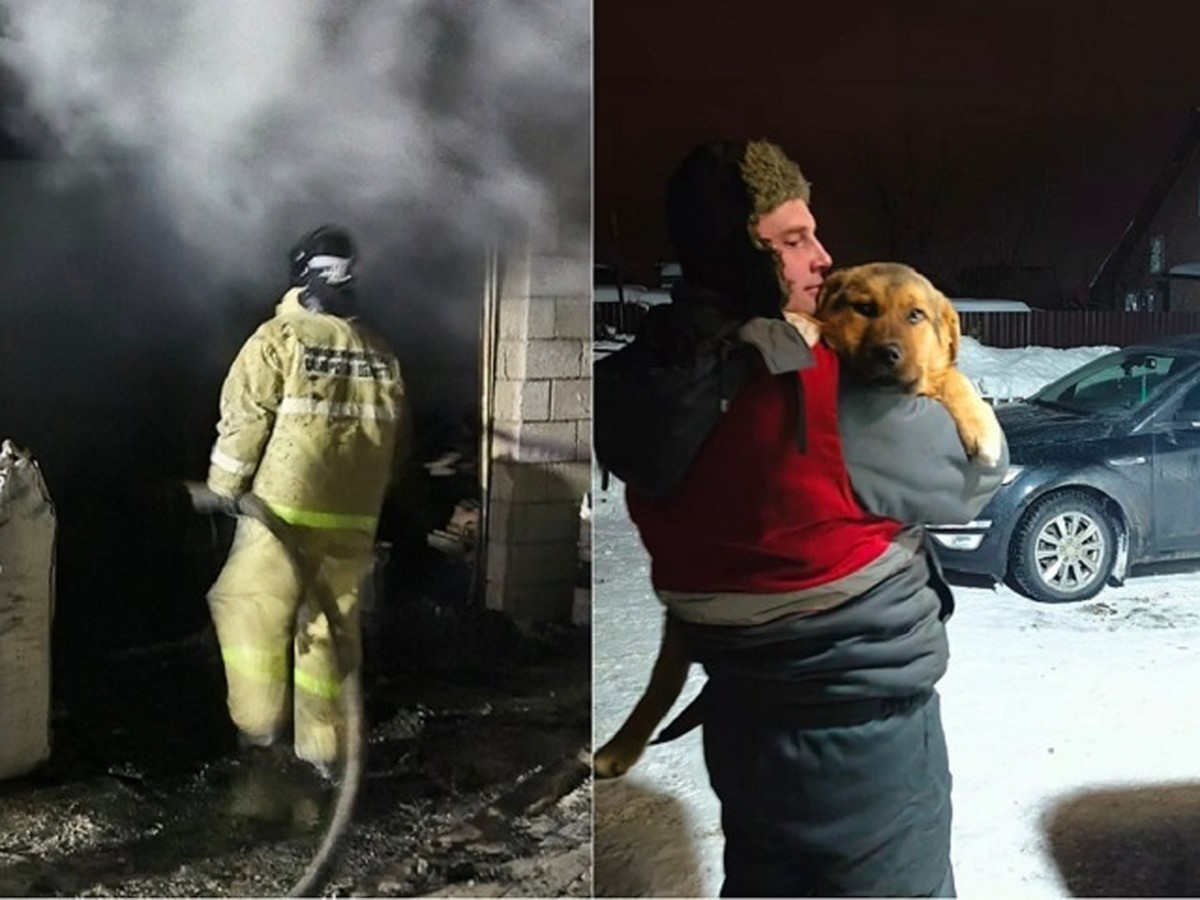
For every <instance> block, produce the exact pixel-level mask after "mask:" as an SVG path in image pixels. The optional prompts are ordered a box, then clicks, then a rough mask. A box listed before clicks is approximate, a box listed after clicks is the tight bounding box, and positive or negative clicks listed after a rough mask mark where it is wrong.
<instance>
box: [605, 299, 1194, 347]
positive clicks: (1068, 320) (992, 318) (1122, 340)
mask: <svg viewBox="0 0 1200 900" xmlns="http://www.w3.org/2000/svg"><path fill="white" fill-rule="evenodd" d="M594 309H595V319H596V334H597V336H599V335H600V334H603V333H604V332H605V330H607V329H612V330H616V331H620V332H623V333H626V334H632V333H633V332H635V331H636V330H637V326H638V324H639V323H640V322H641V320H642V316H643V315H645V312H646V308H645V307H644V306H641V305H640V304H635V303H627V304H625V308H624V310H623V312H624V316H623V318H624V321H623V322H622V315H621V314H622V310H621V308H620V306H619V305H618V304H616V303H597V304H595V305H594ZM959 319H960V321H961V322H962V331H963V334H966V335H970V336H971V337H973V338H975V339H976V340H978V341H979V342H980V343H982V344H985V345H987V346H989V347H1097V346H1113V347H1123V346H1126V345H1128V344H1136V343H1139V342H1141V341H1147V340H1151V339H1153V338H1160V337H1167V336H1170V335H1175V334H1200V312H1124V311H1121V310H1040V309H1035V310H1032V311H1031V312H1028V313H1010V312H996V313H992V312H965V313H960V314H959Z"/></svg>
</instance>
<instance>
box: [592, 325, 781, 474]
mask: <svg viewBox="0 0 1200 900" xmlns="http://www.w3.org/2000/svg"><path fill="white" fill-rule="evenodd" d="M742 324H743V320H742V319H737V318H732V317H730V316H728V315H727V314H725V313H722V312H720V311H719V310H718V309H716V308H715V307H713V306H711V305H708V304H697V303H679V302H672V303H668V304H662V305H659V306H652V307H651V308H650V310H649V312H647V314H646V316H645V318H644V319H643V320H642V324H641V326H640V327H639V328H638V331H637V334H636V335H635V336H634V339H633V341H632V342H631V343H629V344H628V345H626V346H625V347H622V348H621V349H620V350H617V351H616V352H614V353H611V354H609V355H608V356H605V357H603V358H602V359H599V360H597V361H596V363H595V365H594V366H593V375H592V378H593V381H592V392H593V415H592V446H593V449H594V451H595V454H596V461H597V462H598V463H599V465H600V467H601V470H602V471H603V473H604V475H605V476H607V474H608V473H610V472H611V473H612V474H613V475H615V476H617V478H619V479H621V480H622V481H623V482H625V484H626V485H627V486H628V487H630V488H632V489H633V490H635V491H637V492H638V493H640V494H645V495H647V496H650V497H661V496H663V495H664V494H667V493H669V492H670V491H671V490H672V489H674V488H675V487H676V486H677V485H678V484H679V483H680V482H681V481H682V480H683V477H684V475H685V474H686V473H687V470H688V467H689V466H690V465H691V463H692V460H693V459H694V458H695V456H696V454H697V452H698V451H699V450H700V447H701V445H702V444H703V443H704V440H705V438H706V437H708V433H709V432H710V431H711V430H712V428H713V426H714V425H715V424H716V423H717V420H718V419H719V418H720V416H721V413H722V412H724V410H725V409H727V408H728V406H729V402H730V400H732V399H733V397H734V395H735V394H736V393H737V390H738V388H740V387H741V386H742V385H743V384H744V383H745V382H746V381H747V380H748V378H749V377H750V376H751V375H752V374H753V372H754V370H755V366H756V365H757V362H756V359H757V357H758V353H757V351H756V350H755V348H754V347H752V346H750V345H748V344H745V343H743V342H741V341H740V340H738V338H737V331H738V328H739V327H740V326H741V325H742ZM605 481H607V478H605Z"/></svg>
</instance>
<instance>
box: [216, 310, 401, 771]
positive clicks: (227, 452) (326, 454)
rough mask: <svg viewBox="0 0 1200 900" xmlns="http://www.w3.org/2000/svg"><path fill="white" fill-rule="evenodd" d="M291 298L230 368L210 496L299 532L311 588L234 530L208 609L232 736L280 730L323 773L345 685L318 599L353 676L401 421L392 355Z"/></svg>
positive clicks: (241, 528) (333, 746)
mask: <svg viewBox="0 0 1200 900" xmlns="http://www.w3.org/2000/svg"><path fill="white" fill-rule="evenodd" d="M299 293H300V289H299V288H294V289H292V290H291V291H288V293H286V294H285V295H284V297H283V299H282V301H281V302H280V303H279V305H278V306H277V307H276V314H275V317H274V318H272V319H271V320H269V321H267V322H265V323H263V324H262V325H261V326H259V328H258V330H257V331H255V333H254V334H253V335H252V336H251V337H250V339H249V340H248V341H247V342H246V343H245V345H244V346H243V347H242V349H241V351H240V352H239V353H238V355H237V358H236V359H235V360H234V361H233V365H232V366H231V367H230V370H229V373H228V375H227V376H226V379H225V384H224V387H223V388H222V390H221V421H220V423H219V424H218V426H217V433H218V437H217V441H216V444H215V445H214V446H213V450H212V455H211V458H210V461H211V463H212V465H211V467H210V468H209V473H208V486H209V488H211V489H212V490H213V491H216V492H217V493H219V494H222V495H225V496H231V497H232V496H236V495H237V494H240V493H243V492H245V491H253V492H254V494H255V495H257V496H258V497H260V498H261V499H262V500H263V501H264V502H265V503H266V505H267V506H269V507H270V508H271V510H273V511H274V512H275V514H276V515H278V516H279V517H280V518H281V519H283V520H284V521H286V522H288V523H290V524H292V525H294V526H298V535H299V537H300V541H301V545H302V547H303V550H304V553H305V555H306V556H307V557H308V558H309V559H311V560H313V562H314V568H315V579H314V582H315V583H314V584H310V585H307V586H306V585H303V584H301V582H300V579H299V578H298V577H297V574H296V572H295V570H294V569H293V567H292V565H291V563H290V561H289V557H288V554H287V550H286V549H285V548H284V547H283V546H282V545H281V544H280V543H279V541H278V540H277V539H276V538H274V537H273V536H272V535H271V534H270V533H269V532H268V531H267V530H266V528H265V527H263V526H262V525H261V524H259V523H258V522H256V521H254V520H252V519H247V518H241V519H239V520H238V525H237V530H236V532H235V534H234V541H233V546H232V548H231V550H230V553H229V559H228V560H227V562H226V564H225V567H224V569H223V570H222V571H221V574H220V576H219V577H218V578H217V581H216V584H214V585H213V587H212V589H211V590H210V591H209V594H208V602H209V608H210V610H211V612H212V617H213V624H214V625H215V627H216V630H217V638H218V640H219V642H220V645H221V656H222V658H223V659H224V663H225V676H226V681H227V684H228V690H229V697H228V700H229V714H230V717H231V718H232V719H233V721H234V724H235V725H237V727H238V729H239V730H240V731H241V732H242V734H243V735H244V736H245V737H246V738H247V739H249V740H251V741H253V742H256V743H262V744H266V743H270V742H272V741H274V740H275V739H277V738H280V737H282V736H283V735H284V734H285V733H286V731H287V726H288V724H289V722H290V723H291V724H292V726H293V732H294V743H295V751H296V755H297V756H298V757H300V758H302V759H306V760H309V761H311V762H314V763H319V764H327V765H331V764H333V763H334V762H335V761H336V760H337V759H338V748H339V746H341V734H340V732H341V729H342V727H343V723H342V722H341V715H340V711H339V705H338V692H339V687H340V683H341V677H342V674H343V673H342V672H340V671H339V670H338V668H337V666H336V662H335V655H334V652H333V648H332V646H331V643H330V629H329V623H328V622H327V621H326V619H325V616H324V614H323V613H322V611H321V607H320V605H319V602H318V600H317V599H316V595H315V594H314V591H327V592H329V593H328V595H329V596H331V597H333V598H335V599H336V602H337V608H338V610H339V613H340V616H339V618H340V620H341V628H340V630H341V633H342V634H343V636H344V644H339V646H338V651H339V653H340V654H341V655H342V656H343V657H344V659H345V660H346V662H347V663H348V664H351V665H355V666H357V665H358V664H359V662H360V661H361V631H360V627H359V616H358V589H359V584H360V582H361V581H362V578H363V576H364V575H365V574H366V573H367V571H368V568H369V566H370V564H371V557H372V549H373V545H374V535H375V528H376V525H377V524H378V520H379V512H380V508H381V506H382V504H383V499H384V494H385V492H386V490H387V487H388V484H389V482H390V481H391V479H392V478H393V476H394V474H395V473H396V472H397V471H398V469H399V465H400V463H401V462H402V460H403V457H404V455H405V453H406V452H407V446H408V443H409V435H410V433H411V422H410V413H409V410H408V407H407V403H406V401H405V396H404V382H403V380H402V378H401V373H400V366H399V363H398V362H397V361H396V358H395V356H393V355H392V352H391V351H390V350H389V349H388V347H387V346H386V345H385V344H384V343H383V342H382V341H381V340H380V339H379V338H377V337H375V336H374V335H372V334H371V333H370V332H368V331H367V330H366V329H365V328H363V327H362V326H360V325H358V324H356V323H355V322H353V321H350V320H346V319H341V318H338V317H336V316H331V315H325V314H321V313H314V312H310V311H308V310H306V309H304V307H302V306H301V305H300V302H299Z"/></svg>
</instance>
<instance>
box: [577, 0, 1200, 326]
mask: <svg viewBox="0 0 1200 900" xmlns="http://www.w3.org/2000/svg"><path fill="white" fill-rule="evenodd" d="M594 15H595V45H594V46H595V194H594V204H595V209H594V215H595V242H596V259H597V261H600V262H617V263H619V264H620V265H622V267H623V268H625V269H626V270H627V271H628V273H629V275H630V276H631V277H632V278H633V279H634V280H637V281H642V282H647V283H653V281H654V277H655V276H654V271H653V264H654V262H656V261H658V260H663V259H669V258H670V257H671V251H670V248H669V245H668V243H667V241H666V237H665V225H664V222H663V218H662V212H661V209H662V199H663V190H664V184H665V181H666V178H667V176H668V175H669V173H670V171H671V169H672V167H673V166H674V165H675V164H676V163H677V162H678V160H679V159H680V158H682V156H683V155H684V154H685V153H686V152H687V151H688V149H690V147H691V146H693V145H694V144H695V143H697V142H699V141H702V140H708V139H713V138H748V137H749V138H757V137H768V138H770V139H772V140H775V141H777V142H779V143H780V144H782V145H783V146H784V147H785V149H787V150H788V151H789V153H790V154H791V155H792V156H793V157H794V158H795V159H796V160H797V161H798V162H799V163H800V166H801V168H802V169H803V171H804V173H805V175H806V176H807V177H808V178H809V179H810V180H811V181H812V182H813V185H814V193H813V204H812V205H813V209H814V212H815V214H816V216H817V220H818V224H819V230H820V235H821V237H822V239H823V240H824V242H825V244H826V246H827V247H828V248H829V249H830V251H831V253H832V254H833V256H834V259H835V263H836V264H838V265H851V264H856V263H860V262H866V261H868V260H872V259H896V260H899V261H903V262H908V263H910V264H913V265H916V266H917V267H919V268H921V269H922V270H923V271H925V272H926V273H927V274H928V275H930V276H931V277H932V278H933V279H934V280H935V282H937V283H938V284H939V286H941V287H942V288H943V289H944V290H946V291H947V292H948V293H953V294H956V295H958V296H970V295H975V296H989V295H990V296H1016V297H1018V298H1019V299H1027V300H1030V301H1031V302H1035V303H1037V304H1038V305H1042V306H1047V307H1053V306H1058V305H1070V304H1071V303H1073V302H1078V300H1079V298H1080V297H1082V296H1083V295H1084V293H1085V292H1086V285H1087V283H1088V282H1089V281H1090V279H1091V278H1092V276H1093V275H1094V273H1095V272H1096V270H1097V268H1098V267H1099V266H1100V264H1101V263H1102V261H1103V260H1104V258H1105V256H1106V255H1107V254H1108V253H1109V252H1110V251H1111V250H1112V249H1113V247H1114V246H1115V244H1116V243H1117V241H1118V240H1119V239H1120V237H1121V234H1122V232H1123V231H1124V230H1125V228H1126V226H1127V225H1128V224H1129V222H1130V220H1131V219H1132V217H1133V216H1134V214H1135V213H1136V211H1137V209H1138V206H1139V204H1140V203H1141V202H1142V200H1143V198H1144V197H1145V195H1146V192H1147V190H1148V189H1149V187H1150V185H1151V184H1152V183H1153V182H1154V180H1155V178H1156V177H1157V175H1158V174H1159V172H1160V170H1161V169H1162V168H1163V166H1164V165H1165V163H1166V161H1167V159H1168V158H1169V157H1170V155H1171V154H1172V153H1173V151H1174V150H1175V147H1176V144H1177V143H1178V141H1179V137H1180V135H1181V133H1182V131H1183V129H1184V127H1185V125H1186V123H1187V120H1188V117H1189V115H1190V112H1191V110H1192V109H1193V108H1194V107H1196V106H1197V105H1200V4H1193V5H1184V4H1178V3H1166V2H1159V0H1154V2H1139V3H1115V2H1103V0H1101V2H1093V3H1087V4H1084V3H1078V2H1057V3H1053V2H1044V0H1043V2H1038V3H1034V2H1028V0H1008V2H1002V3H1000V2H991V0H985V2H977V0H971V2H961V0H960V2H906V3H892V2H859V0H850V2H843V3H837V2H825V3H804V2H796V0H595V6H594ZM1195 256H1196V258H1197V259H1200V247H1197V248H1196V254H1195Z"/></svg>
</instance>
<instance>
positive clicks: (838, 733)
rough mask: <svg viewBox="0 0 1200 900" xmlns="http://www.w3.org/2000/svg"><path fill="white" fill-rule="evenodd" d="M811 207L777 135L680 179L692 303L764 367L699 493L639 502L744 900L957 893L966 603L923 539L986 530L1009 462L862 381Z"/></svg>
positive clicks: (698, 467)
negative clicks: (957, 751) (953, 726)
mask: <svg viewBox="0 0 1200 900" xmlns="http://www.w3.org/2000/svg"><path fill="white" fill-rule="evenodd" d="M809 200H810V187H809V184H808V182H807V181H806V180H805V179H804V177H803V175H802V174H801V172H800V169H799V168H798V167H797V166H796V164H795V163H794V162H792V161H791V160H790V159H788V158H787V156H786V155H785V154H784V153H783V151H782V150H780V149H779V148H778V147H777V146H775V145H773V144H770V143H768V142H765V141H752V142H749V143H730V144H706V145H702V146H700V147H698V148H696V149H695V150H694V151H693V152H692V153H691V154H690V155H689V156H688V157H687V158H686V159H685V160H684V161H683V162H682V164H681V165H680V166H679V167H678V169H677V170H676V172H675V173H674V175H673V176H672V178H671V181H670V184H669V188H668V199H667V219H668V227H669V230H670V236H671V240H672V243H673V245H674V247H675V250H676V253H677V255H678V259H679V262H680V265H681V268H682V272H683V278H684V280H683V282H682V284H680V285H679V286H678V287H677V288H676V290H675V292H674V303H676V304H683V305H684V306H685V307H693V308H701V307H704V308H709V309H716V310H718V311H719V312H720V314H721V315H722V316H725V317H732V318H734V319H737V320H740V321H742V322H743V323H744V324H743V326H742V327H741V329H740V331H739V335H740V337H741V338H742V340H743V341H745V342H749V343H752V344H754V345H755V346H756V347H758V349H759V350H760V351H761V353H762V365H760V366H759V367H758V370H757V371H756V372H755V374H754V375H753V376H752V377H750V378H749V379H748V380H747V381H746V382H745V383H744V384H742V385H741V387H740V388H739V389H738V390H737V393H736V395H735V396H734V397H733V400H732V402H731V403H730V404H729V406H728V409H727V410H726V411H725V412H724V413H723V414H722V415H721V417H720V419H719V420H718V422H717V424H716V425H715V427H713V429H712V430H711V432H709V434H708V436H707V438H706V439H705V441H704V443H703V445H702V446H701V448H700V451H699V452H698V454H697V455H696V457H695V458H694V459H693V460H692V462H691V464H690V466H689V468H688V469H687V472H686V475H685V476H684V478H683V481H682V483H681V484H679V486H678V487H676V488H675V489H673V490H671V491H670V492H668V493H666V494H665V495H662V496H648V495H645V494H639V493H638V492H637V491H635V490H631V489H627V491H626V497H627V503H628V506H629V511H630V515H631V518H632V519H633V521H634V523H635V524H636V525H637V527H638V529H639V532H640V535H641V538H642V541H643V543H644V544H645V546H646V548H647V550H648V552H649V555H650V558H651V577H652V580H653V583H654V587H655V590H656V592H657V594H658V596H659V597H660V599H661V600H662V601H663V603H664V604H665V605H666V607H667V618H666V626H665V627H666V629H667V631H668V632H669V633H671V635H672V637H673V638H677V639H679V640H680V641H681V642H682V643H683V645H684V646H685V647H686V648H687V651H688V654H689V656H690V657H691V658H692V659H693V660H696V661H698V662H700V663H701V664H702V665H703V666H704V668H705V670H706V672H707V675H708V682H707V685H706V687H705V691H704V695H703V698H702V703H703V719H704V748H705V760H706V763H707V766H708V771H709V777H710V781H711V783H712V786H713V789H714V791H715V792H716V794H717V796H718V797H719V799H720V801H721V807H722V813H721V817H722V826H723V830H724V833H725V840H726V847H725V882H724V885H723V887H722V895H723V896H793V897H795V896H806V895H822V896H835V895H860V896H870V895H875V896H952V895H953V893H954V879H953V874H952V871H951V865H950V819H951V809H950V772H949V766H948V761H947V755H946V748H945V742H944V738H943V732H942V724H941V719H940V711H939V705H938V696H937V693H936V691H935V684H936V682H937V681H938V679H939V678H941V676H942V675H943V674H944V672H945V670H946V664H947V658H948V647H947V641H946V630H945V620H946V619H947V618H948V617H949V615H950V613H951V611H952V608H953V599H952V596H951V594H950V590H949V588H948V587H947V586H946V584H945V582H944V581H943V579H942V578H941V575H940V573H939V571H938V569H937V564H936V560H935V559H934V558H933V556H932V555H931V553H930V550H929V548H928V546H927V544H926V543H925V540H926V539H925V537H924V533H923V531H922V529H921V528H920V527H919V524H913V523H919V522H921V521H928V519H927V518H925V516H937V517H938V518H939V519H940V520H941V521H947V519H945V518H944V517H945V514H946V511H947V510H953V511H956V512H957V513H958V515H960V516H961V520H962V521H966V520H968V519H970V518H971V517H972V516H973V515H974V514H975V513H977V512H978V510H979V509H980V508H981V507H982V506H983V504H984V503H985V502H986V500H987V498H988V497H989V496H990V495H991V493H993V492H994V491H995V490H996V488H998V487H999V484H1000V479H1001V477H1002V475H1003V472H1004V469H1005V467H1006V465H1007V454H1006V453H1005V454H1004V458H1003V459H1002V461H1001V463H1000V464H999V465H998V466H992V467H987V466H983V465H980V464H978V463H976V462H973V461H972V460H970V459H968V458H967V456H966V454H965V451H964V450H963V448H962V445H961V443H960V441H959V439H958V436H957V433H956V431H955V428H954V425H953V422H952V421H951V419H950V416H949V414H948V413H947V412H946V410H945V409H944V408H943V407H942V406H940V404H938V403H937V402H936V401H933V400H930V399H929V398H926V397H917V396H910V395H907V394H902V393H889V394H879V393H878V392H869V393H870V394H871V396H869V397H865V395H866V394H867V393H868V392H864V391H861V390H858V389H857V388H855V387H854V386H853V385H850V384H848V383H847V382H848V379H847V377H846V373H845V372H844V370H842V369H841V368H840V367H839V360H838V358H837V356H835V355H834V353H833V351H832V350H830V349H829V348H828V347H827V346H825V345H824V344H822V343H821V342H820V340H819V337H820V335H819V328H818V326H817V325H816V323H815V321H813V320H812V319H810V318H808V317H807V316H806V315H805V314H811V313H812V312H813V311H814V310H815V307H816V299H817V295H818V293H819V291H820V288H821V285H822V283H823V281H824V279H825V275H826V273H827V272H828V270H829V268H830V267H831V265H832V259H831V257H830V255H829V253H828V252H826V250H825V248H824V247H823V246H822V245H821V242H820V240H819V239H818V238H817V225H816V221H815V219H814V217H813V214H812V211H811V209H810V207H809ZM839 374H840V375H841V378H840V379H839ZM839 382H841V383H839ZM868 420H870V421H869V422H868ZM868 424H869V428H868ZM916 434H920V435H922V440H921V444H922V448H923V449H922V450H921V451H920V452H919V453H918V452H916V451H911V450H908V449H906V448H908V447H909V446H910V444H909V443H907V442H906V437H905V436H906V435H916ZM930 447H933V448H934V449H933V452H931V451H930V449H929V448H930ZM939 465H941V466H947V465H948V466H951V467H952V471H953V472H955V473H958V474H957V475H955V476H954V477H953V478H951V479H949V481H948V480H947V478H946V477H945V475H944V474H943V475H941V476H940V477H939V478H936V479H933V480H930V479H929V478H928V477H927V476H928V474H929V471H930V467H933V466H939ZM931 483H936V484H938V485H939V487H938V488H936V489H934V490H929V489H928V487H927V486H928V485H929V484H931ZM934 495H937V496H934ZM862 498H870V501H869V502H870V508H868V507H867V505H866V504H867V500H864V499H862Z"/></svg>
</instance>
